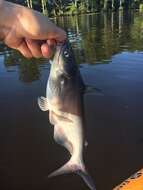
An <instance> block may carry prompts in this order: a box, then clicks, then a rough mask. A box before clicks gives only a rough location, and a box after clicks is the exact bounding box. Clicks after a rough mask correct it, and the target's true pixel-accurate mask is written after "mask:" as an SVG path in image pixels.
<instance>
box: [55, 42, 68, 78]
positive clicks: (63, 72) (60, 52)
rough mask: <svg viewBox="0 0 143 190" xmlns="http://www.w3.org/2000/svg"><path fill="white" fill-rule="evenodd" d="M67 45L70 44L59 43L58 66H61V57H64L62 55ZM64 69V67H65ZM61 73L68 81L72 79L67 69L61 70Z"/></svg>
mask: <svg viewBox="0 0 143 190" xmlns="http://www.w3.org/2000/svg"><path fill="white" fill-rule="evenodd" d="M66 43H68V42H66V41H65V42H63V43H58V44H57V49H58V51H59V52H58V58H57V63H58V65H60V57H61V56H62V54H63V52H64V48H65V46H66ZM63 68H64V67H63ZM60 72H61V74H63V75H64V77H66V78H67V79H70V78H71V76H69V74H68V73H67V72H66V71H65V69H63V70H62V69H60Z"/></svg>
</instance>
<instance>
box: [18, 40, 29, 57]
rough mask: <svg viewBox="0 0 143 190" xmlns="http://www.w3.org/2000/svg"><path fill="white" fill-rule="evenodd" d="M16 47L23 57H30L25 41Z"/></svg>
mask: <svg viewBox="0 0 143 190" xmlns="http://www.w3.org/2000/svg"><path fill="white" fill-rule="evenodd" d="M16 49H17V50H19V51H20V52H21V53H22V55H23V56H24V57H27V58H32V53H31V52H30V50H29V48H28V47H27V44H26V42H25V41H23V42H22V43H21V44H20V45H19V46H18V47H17V48H16Z"/></svg>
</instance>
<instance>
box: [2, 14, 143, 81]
mask: <svg viewBox="0 0 143 190" xmlns="http://www.w3.org/2000/svg"><path fill="white" fill-rule="evenodd" d="M54 22H55V23H56V24H58V25H59V26H61V27H63V28H64V29H65V30H66V31H67V33H68V37H69V39H70V41H71V43H72V46H73V49H74V51H75V55H76V59H77V62H78V63H79V64H81V63H90V64H97V63H110V60H111V58H112V56H113V55H114V54H117V53H121V52H122V51H130V52H133V51H142V50H143V43H142V40H143V18H142V14H139V13H133V12H127V13H123V12H117V13H108V14H104V15H101V14H96V15H82V16H78V17H77V16H72V17H60V18H56V19H55V20H54ZM0 52H1V53H2V52H4V53H5V61H4V62H5V65H6V66H7V68H8V67H9V66H13V65H20V67H19V74H20V77H19V78H20V80H22V81H24V82H30V81H32V80H36V79H38V78H39V76H40V75H39V71H38V70H39V69H38V65H37V64H35V65H34V64H32V65H31V63H35V62H36V63H37V62H41V61H39V60H38V61H37V60H32V61H31V60H30V61H29V60H26V59H24V58H23V57H22V56H20V54H19V53H17V52H16V51H12V52H11V53H7V52H8V51H7V50H6V47H5V46H4V45H2V44H0ZM32 72H33V73H32ZM24 75H26V76H24Z"/></svg>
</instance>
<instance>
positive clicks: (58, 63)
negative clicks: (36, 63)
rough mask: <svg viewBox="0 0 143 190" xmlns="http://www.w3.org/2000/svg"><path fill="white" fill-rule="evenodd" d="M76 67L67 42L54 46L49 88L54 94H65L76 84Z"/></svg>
mask: <svg viewBox="0 0 143 190" xmlns="http://www.w3.org/2000/svg"><path fill="white" fill-rule="evenodd" d="M77 73H78V67H77V64H76V61H75V57H74V54H73V51H72V48H71V46H70V44H69V43H68V42H65V43H64V44H59V45H57V47H56V52H55V56H54V58H53V61H52V63H51V70H50V76H49V87H50V88H49V89H50V91H51V92H52V93H54V95H61V94H65V91H67V90H69V89H71V88H72V87H73V86H74V85H75V84H76V78H77Z"/></svg>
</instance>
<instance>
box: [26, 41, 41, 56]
mask: <svg viewBox="0 0 143 190" xmlns="http://www.w3.org/2000/svg"><path fill="white" fill-rule="evenodd" d="M25 41H26V43H27V47H28V48H29V50H30V51H31V53H32V55H33V57H35V58H40V57H42V52H41V47H40V45H39V43H38V41H35V40H30V39H26V40H25Z"/></svg>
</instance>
